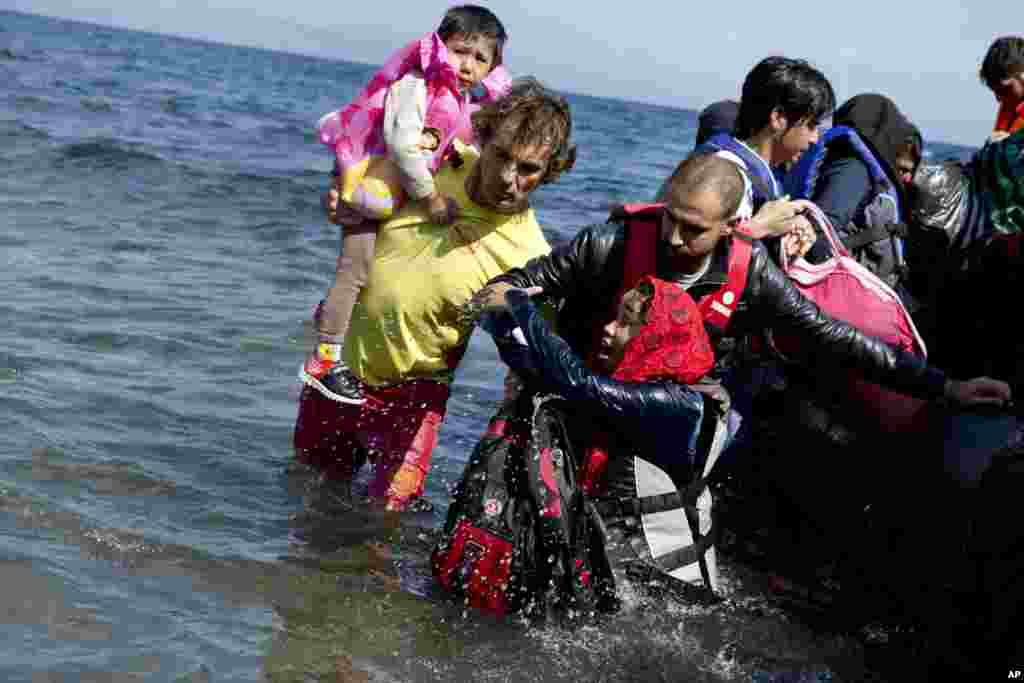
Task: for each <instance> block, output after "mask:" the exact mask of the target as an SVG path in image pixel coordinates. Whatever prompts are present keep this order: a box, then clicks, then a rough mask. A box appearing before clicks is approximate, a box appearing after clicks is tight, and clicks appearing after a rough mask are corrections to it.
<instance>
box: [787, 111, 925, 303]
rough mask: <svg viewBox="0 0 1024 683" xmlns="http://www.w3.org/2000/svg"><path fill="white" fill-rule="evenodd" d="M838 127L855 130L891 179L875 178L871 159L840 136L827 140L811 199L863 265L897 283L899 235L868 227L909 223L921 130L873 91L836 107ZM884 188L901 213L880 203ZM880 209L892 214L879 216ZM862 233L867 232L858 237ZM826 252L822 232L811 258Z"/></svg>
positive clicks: (813, 248) (919, 159) (817, 260)
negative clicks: (875, 232)
mask: <svg viewBox="0 0 1024 683" xmlns="http://www.w3.org/2000/svg"><path fill="white" fill-rule="evenodd" d="M834 126H836V127H838V126H846V127H847V128H851V129H853V130H854V131H855V132H856V133H857V135H858V136H859V137H860V139H861V140H862V141H863V142H864V144H865V146H866V147H867V149H868V151H869V152H870V153H871V155H872V156H873V157H874V159H875V161H877V163H878V165H879V166H880V167H881V170H882V171H883V172H884V176H885V181H887V182H883V183H877V182H875V180H873V178H872V174H871V170H870V167H869V164H868V162H867V161H866V160H865V159H863V158H862V157H861V155H860V154H859V153H858V152H857V150H856V149H855V148H854V146H853V145H852V144H851V142H850V141H849V138H846V137H836V138H834V139H832V140H831V141H830V142H829V143H828V147H827V151H826V153H825V159H824V162H823V163H822V165H821V168H820V170H819V172H818V177H817V181H816V183H815V185H814V193H813V194H812V195H811V200H812V201H813V202H814V203H815V204H817V205H818V206H820V207H821V208H822V210H823V211H824V212H825V214H826V215H827V216H828V217H829V219H831V221H832V223H833V225H835V227H836V231H837V232H838V233H839V237H840V239H841V240H842V241H843V243H844V244H846V245H847V246H848V247H851V251H853V253H854V255H855V256H856V257H857V258H858V260H859V261H860V262H861V263H863V264H864V265H866V266H868V267H869V268H871V270H873V271H874V272H875V273H876V274H877V275H879V276H880V277H882V278H883V279H884V280H886V281H887V282H889V283H890V284H896V282H897V280H898V279H899V277H898V276H899V273H898V268H897V266H898V264H899V263H900V261H901V260H902V259H901V254H898V253H897V251H898V250H899V249H900V246H899V245H898V238H892V237H889V236H884V237H880V238H878V239H875V240H866V239H865V238H867V232H868V229H869V228H872V227H874V225H876V224H880V223H889V222H893V223H906V222H907V217H908V216H907V212H908V209H909V207H908V205H907V201H906V197H907V194H906V186H907V184H908V183H910V181H911V179H912V178H913V176H914V171H915V170H916V169H917V166H918V164H919V163H920V162H921V150H922V146H923V141H922V138H921V133H920V131H918V129H917V127H916V126H914V124H912V123H911V122H910V121H909V120H907V118H906V117H905V116H904V115H903V114H902V113H901V112H900V110H899V108H897V106H896V104H895V103H894V102H893V101H892V100H890V99H889V98H888V97H885V96H884V95H877V94H872V93H868V94H863V95H857V96H855V97H853V98H851V99H850V100H848V101H847V102H846V103H845V104H843V106H841V107H840V108H839V109H838V110H836V114H835V117H834ZM879 185H883V186H884V185H888V187H880V186H879ZM886 191H888V192H889V193H890V194H892V195H894V196H895V198H896V200H897V202H898V205H899V208H898V210H897V211H894V210H893V209H894V208H895V207H893V206H890V207H885V206H882V205H880V204H879V202H877V201H876V200H877V199H878V197H879V195H880V194H881V193H883V192H886ZM886 208H888V211H886ZM879 213H889V214H890V215H887V216H880V215H879ZM858 233H864V234H863V235H862V236H861V238H855V236H856V235H857V234H858ZM876 236H877V235H876ZM865 242H866V243H865ZM828 255H829V253H828V245H827V243H826V242H825V240H824V239H823V238H822V237H820V236H819V240H818V242H817V243H816V244H815V245H814V247H812V248H811V251H810V253H809V254H808V256H807V258H808V260H810V261H811V262H812V263H814V262H820V261H822V260H824V259H825V258H827V257H828Z"/></svg>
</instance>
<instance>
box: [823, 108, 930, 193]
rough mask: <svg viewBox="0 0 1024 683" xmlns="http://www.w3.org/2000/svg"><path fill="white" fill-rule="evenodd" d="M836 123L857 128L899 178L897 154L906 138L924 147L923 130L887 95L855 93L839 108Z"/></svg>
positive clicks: (880, 158) (890, 172)
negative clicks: (897, 173)
mask: <svg viewBox="0 0 1024 683" xmlns="http://www.w3.org/2000/svg"><path fill="white" fill-rule="evenodd" d="M833 121H834V123H835V125H837V126H849V127H850V128H854V129H856V131H857V133H858V134H860V137H861V139H863V140H864V142H866V143H867V145H868V147H870V148H871V151H872V152H874V153H875V156H876V157H878V160H879V161H880V162H881V163H882V166H883V167H884V168H885V170H886V173H888V174H889V176H890V177H891V178H894V179H895V178H896V155H897V153H898V152H899V149H900V147H901V146H902V145H903V144H904V143H906V142H907V140H911V139H912V140H914V141H916V143H917V148H918V150H919V151H920V150H921V149H922V148H923V147H924V140H923V139H922V138H921V131H919V130H918V129H917V126H915V125H914V124H912V123H911V122H910V121H909V120H908V119H907V117H905V116H904V115H903V113H902V112H901V111H900V110H899V108H897V107H896V103H894V102H893V101H892V100H890V99H889V98H888V97H886V96H885V95H876V94H874V93H867V94H864V95H856V96H854V97H851V98H850V99H849V100H847V101H846V102H845V103H844V104H843V106H841V107H839V109H837V110H836V114H835V116H834V117H833Z"/></svg>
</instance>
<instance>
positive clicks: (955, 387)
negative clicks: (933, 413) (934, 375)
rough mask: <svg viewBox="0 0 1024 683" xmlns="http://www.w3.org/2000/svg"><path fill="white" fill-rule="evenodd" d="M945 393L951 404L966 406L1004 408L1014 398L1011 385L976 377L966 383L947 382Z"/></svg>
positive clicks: (951, 380)
mask: <svg viewBox="0 0 1024 683" xmlns="http://www.w3.org/2000/svg"><path fill="white" fill-rule="evenodd" d="M943 393H944V394H945V396H946V398H947V399H949V400H950V401H951V402H953V403H957V404H959V405H964V406H977V405H995V406H1002V405H1006V404H1008V403H1009V402H1010V401H1011V399H1012V398H1013V396H1012V394H1011V391H1010V385H1009V384H1007V383H1006V382H1001V381H999V380H997V379H991V378H989V377H975V378H974V379H969V380H967V381H966V382H958V381H957V380H953V379H950V380H946V387H945V389H944V391H943Z"/></svg>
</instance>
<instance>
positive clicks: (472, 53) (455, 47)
mask: <svg viewBox="0 0 1024 683" xmlns="http://www.w3.org/2000/svg"><path fill="white" fill-rule="evenodd" d="M445 47H447V48H448V62H449V63H450V64H451V65H452V68H454V69H455V75H456V76H457V77H458V79H459V89H460V90H462V91H466V90H469V89H470V88H472V87H473V86H475V85H476V84H477V83H479V82H480V81H482V80H484V78H486V77H487V74H489V73H491V69H493V68H494V58H495V51H496V49H497V41H495V39H494V38H488V37H487V36H481V35H470V36H467V35H466V34H464V33H456V34H455V35H453V36H452V37H451V38H449V39H448V40H447V41H445Z"/></svg>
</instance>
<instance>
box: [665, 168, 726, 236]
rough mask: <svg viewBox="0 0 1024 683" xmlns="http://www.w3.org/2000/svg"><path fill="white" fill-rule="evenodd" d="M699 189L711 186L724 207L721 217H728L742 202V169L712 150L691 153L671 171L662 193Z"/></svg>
mask: <svg viewBox="0 0 1024 683" xmlns="http://www.w3.org/2000/svg"><path fill="white" fill-rule="evenodd" d="M702 190H713V191H714V192H715V193H716V194H717V195H718V196H719V198H720V199H721V200H722V209H723V211H722V216H721V220H725V221H728V220H730V219H732V217H733V216H735V215H736V212H737V211H739V210H740V205H741V204H742V203H743V196H744V194H745V192H746V183H744V182H743V171H742V170H740V167H739V166H738V165H736V164H735V163H733V162H731V161H729V160H728V159H723V158H722V157H720V156H717V155H715V154H703V153H697V154H692V155H690V156H689V157H687V158H686V159H683V161H682V162H680V164H679V165H678V166H676V170H675V171H673V172H672V177H670V178H669V181H668V190H667V191H666V192H665V195H666V197H667V196H669V195H671V194H677V193H687V194H689V193H690V192H698V191H702Z"/></svg>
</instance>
